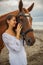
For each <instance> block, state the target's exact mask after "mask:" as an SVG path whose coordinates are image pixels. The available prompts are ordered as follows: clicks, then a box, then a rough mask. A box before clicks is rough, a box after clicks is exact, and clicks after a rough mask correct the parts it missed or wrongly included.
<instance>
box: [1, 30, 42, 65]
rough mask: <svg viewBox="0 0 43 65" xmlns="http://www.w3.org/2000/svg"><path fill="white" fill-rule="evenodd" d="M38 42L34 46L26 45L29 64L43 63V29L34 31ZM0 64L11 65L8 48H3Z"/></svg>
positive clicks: (37, 64)
mask: <svg viewBox="0 0 43 65" xmlns="http://www.w3.org/2000/svg"><path fill="white" fill-rule="evenodd" d="M34 34H35V38H36V42H35V44H34V45H33V46H27V45H26V46H25V49H26V53H27V61H28V65H43V30H39V31H38V30H36V31H34ZM0 65H9V60H8V50H7V48H6V47H4V48H3V50H2V52H1V54H0Z"/></svg>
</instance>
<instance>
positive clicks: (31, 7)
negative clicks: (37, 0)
mask: <svg viewBox="0 0 43 65" xmlns="http://www.w3.org/2000/svg"><path fill="white" fill-rule="evenodd" d="M33 6H34V3H32V5H31V6H30V7H29V8H28V11H29V12H30V11H31V10H32V9H33Z"/></svg>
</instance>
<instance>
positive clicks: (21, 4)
mask: <svg viewBox="0 0 43 65" xmlns="http://www.w3.org/2000/svg"><path fill="white" fill-rule="evenodd" d="M22 8H23V2H22V0H20V1H19V11H20V12H21V11H22Z"/></svg>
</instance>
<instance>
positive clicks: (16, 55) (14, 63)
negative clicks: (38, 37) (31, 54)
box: [2, 33, 27, 65]
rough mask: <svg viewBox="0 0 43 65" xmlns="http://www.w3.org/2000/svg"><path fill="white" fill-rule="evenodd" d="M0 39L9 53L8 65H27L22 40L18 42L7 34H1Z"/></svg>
mask: <svg viewBox="0 0 43 65" xmlns="http://www.w3.org/2000/svg"><path fill="white" fill-rule="evenodd" d="M2 39H3V42H4V44H5V46H6V47H7V49H8V51H9V63H10V65H27V57H26V52H25V48H24V46H23V40H21V39H20V40H18V39H17V38H16V37H15V36H12V35H10V34H7V33H3V34H2Z"/></svg>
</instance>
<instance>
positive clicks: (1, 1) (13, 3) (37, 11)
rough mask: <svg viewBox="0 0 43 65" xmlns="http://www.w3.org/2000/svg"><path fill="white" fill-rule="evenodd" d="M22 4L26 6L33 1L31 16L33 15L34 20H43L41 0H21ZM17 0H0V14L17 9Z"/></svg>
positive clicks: (42, 3)
mask: <svg viewBox="0 0 43 65" xmlns="http://www.w3.org/2000/svg"><path fill="white" fill-rule="evenodd" d="M22 1H23V4H24V5H23V6H24V7H25V8H28V7H29V6H30V5H31V4H32V3H33V2H34V7H33V10H32V11H31V12H30V13H31V16H32V17H34V21H42V22H43V0H22ZM18 3H19V0H0V16H1V15H3V14H5V13H8V12H11V11H14V10H17V9H18ZM36 18H37V19H36Z"/></svg>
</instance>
